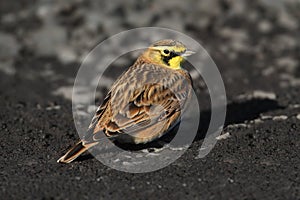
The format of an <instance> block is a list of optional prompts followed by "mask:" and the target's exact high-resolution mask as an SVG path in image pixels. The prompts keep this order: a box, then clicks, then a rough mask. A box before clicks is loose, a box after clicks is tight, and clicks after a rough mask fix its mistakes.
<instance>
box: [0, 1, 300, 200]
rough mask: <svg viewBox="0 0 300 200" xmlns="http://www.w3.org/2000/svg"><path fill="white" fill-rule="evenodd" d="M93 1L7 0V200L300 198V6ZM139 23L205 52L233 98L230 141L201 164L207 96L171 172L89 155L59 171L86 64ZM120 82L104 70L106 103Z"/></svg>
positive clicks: (3, 100)
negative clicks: (96, 50)
mask: <svg viewBox="0 0 300 200" xmlns="http://www.w3.org/2000/svg"><path fill="white" fill-rule="evenodd" d="M66 2H67V1H66ZM95 2H96V1H80V0H77V1H72V2H71V3H61V2H56V3H54V2H52V1H42V0H40V1H22V2H20V1H0V80H1V84H0V109H1V112H0V132H1V137H0V147H1V154H0V158H1V163H0V177H1V181H0V195H1V199H32V198H34V199H74V198H80V199H95V198H98V199H132V198H136V199H144V198H150V197H152V198H161V199H167V198H168V199H170V198H172V199H299V196H300V191H299V190H300V178H299V166H300V157H299V153H300V152H299V145H300V135H299V129H300V117H299V116H300V95H299V92H300V89H299V85H300V65H299V55H300V54H299V50H300V38H299V31H300V28H299V26H300V20H299V19H300V16H299V7H300V4H299V3H296V1H291V0H289V1H286V3H285V4H284V3H282V2H283V1H274V2H273V1H266V0H265V1H261V2H260V3H259V2H258V1H246V0H241V1H230V0H229V1H217V0H211V1H199V2H197V3H196V2H194V1H173V2H172V3H170V2H168V3H167V2H166V1H151V2H146V1H145V2H144V1H140V3H136V2H133V1H129V2H127V3H125V1H119V2H118V1H116V3H115V4H111V1H106V2H103V3H102V4H100V3H98V4H97V3H95ZM270 2H273V3H272V4H271V3H270ZM141 26H162V27H168V28H172V29H175V30H178V31H182V32H184V33H186V34H188V35H190V36H192V37H194V38H196V39H197V40H198V41H199V42H200V43H201V44H202V45H203V46H204V47H205V48H206V49H207V51H208V52H209V54H210V55H211V56H212V58H213V59H214V61H215V62H216V64H217V66H218V68H219V70H220V72H221V74H222V77H223V79H224V83H225V87H226V92H227V98H228V106H227V111H228V113H227V117H226V124H225V129H224V131H223V133H224V135H223V136H221V137H219V138H218V143H217V145H216V146H215V148H214V149H213V150H212V152H211V153H210V154H209V155H208V156H207V157H205V158H203V159H195V157H196V156H197V153H198V149H199V148H200V146H201V143H202V139H203V132H205V131H204V130H205V127H206V126H207V123H208V121H207V120H208V119H209V109H208V107H209V105H208V102H209V100H208V99H206V98H205V97H203V99H202V100H201V105H202V106H203V109H202V110H203V113H202V114H203V115H201V117H202V118H201V119H202V120H201V123H200V125H201V127H204V128H203V129H201V130H200V131H199V134H198V136H197V138H196V139H195V141H194V142H193V144H192V145H191V147H190V148H189V149H188V150H187V151H186V152H185V154H184V155H183V156H182V157H181V158H180V159H178V160H177V161H176V162H174V163H173V164H171V165H169V166H168V167H166V168H164V169H161V170H158V171H155V172H151V173H146V174H130V173H124V172H120V171H116V170H113V169H110V168H108V167H107V166H105V165H103V164H102V163H100V162H99V161H97V160H96V159H93V157H91V156H89V155H86V156H83V157H81V159H79V160H78V161H76V162H74V163H72V164H69V165H62V164H57V163H56V160H57V159H58V158H59V157H60V156H61V155H62V154H63V152H64V151H65V149H66V148H67V147H70V146H71V145H72V144H74V143H75V142H76V141H77V140H78V138H79V137H78V135H77V133H76V130H75V126H74V122H73V117H72V102H71V92H72V86H73V83H74V78H75V76H76V73H77V70H78V68H79V66H80V63H81V61H82V59H83V58H84V57H85V56H86V55H87V53H88V52H89V51H90V50H91V48H93V47H94V46H95V45H96V44H97V43H98V42H100V41H102V40H103V39H105V38H106V37H109V36H111V35H112V34H115V33H118V32H119V31H122V30H127V29H130V28H134V27H141ZM128 63H129V61H126V60H125V61H121V62H120V63H119V65H126V64H128ZM115 79H116V75H115V74H114V73H112V72H109V71H108V73H106V76H105V80H106V81H105V83H104V86H103V88H102V90H101V91H100V94H99V98H100V99H101V98H103V96H104V95H105V91H107V88H108V87H109V85H110V84H111V83H112V82H113V81H114V80H115ZM195 87H196V90H199V91H202V93H203V94H204V96H205V94H206V95H207V92H206V91H205V89H203V85H202V86H201V84H200V83H196V84H195Z"/></svg>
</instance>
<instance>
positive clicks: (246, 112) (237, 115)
mask: <svg viewBox="0 0 300 200" xmlns="http://www.w3.org/2000/svg"><path fill="white" fill-rule="evenodd" d="M284 108H285V107H283V106H281V105H279V104H278V102H277V101H275V100H271V99H250V100H247V101H242V102H232V103H230V104H228V105H227V112H226V119H225V124H224V128H226V127H227V126H228V125H232V124H238V123H243V122H245V121H250V120H254V119H257V118H258V117H259V116H260V114H262V113H265V112H268V111H273V110H279V109H284ZM210 118H211V110H204V111H202V112H201V114H200V121H199V128H198V132H197V135H196V137H195V139H194V141H198V140H202V139H204V138H205V136H206V134H207V130H208V127H209V124H210ZM179 126H180V124H178V125H177V126H175V127H174V128H173V129H172V130H171V131H169V132H168V133H167V134H165V135H164V136H162V137H161V138H159V139H157V140H155V141H153V142H149V143H147V144H135V145H132V144H130V143H120V142H118V141H117V140H115V141H112V142H114V144H115V145H116V146H118V147H119V148H121V149H124V150H126V151H139V150H142V149H148V151H149V152H151V149H153V148H162V147H163V146H164V145H165V144H168V143H170V142H171V141H172V139H173V138H174V137H175V135H176V133H177V131H178V128H179ZM99 153H100V152H99ZM91 158H93V156H92V155H91V154H86V155H83V156H81V157H79V158H78V159H77V161H83V160H88V159H91Z"/></svg>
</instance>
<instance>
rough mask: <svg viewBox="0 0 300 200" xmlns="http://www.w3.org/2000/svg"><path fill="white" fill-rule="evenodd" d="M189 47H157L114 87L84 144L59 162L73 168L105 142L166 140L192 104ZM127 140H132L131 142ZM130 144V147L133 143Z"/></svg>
mask: <svg viewBox="0 0 300 200" xmlns="http://www.w3.org/2000/svg"><path fill="white" fill-rule="evenodd" d="M186 52H187V51H186V47H185V46H184V45H183V44H182V43H180V42H177V41H174V40H162V41H158V42H156V43H154V44H153V45H151V46H150V47H149V48H148V50H146V51H145V52H144V53H143V54H142V55H141V56H140V57H139V58H138V59H137V61H136V62H135V63H134V64H133V65H132V66H131V67H130V68H129V69H128V70H127V71H126V72H125V73H123V74H122V75H121V76H120V77H119V78H118V79H117V80H116V82H115V83H114V84H113V86H112V87H111V89H110V91H109V92H108V94H107V96H106V98H105V99H104V101H103V103H102V105H101V106H100V107H99V108H98V110H97V111H96V113H95V116H94V117H93V119H92V122H91V124H90V126H89V129H88V131H87V133H86V135H85V136H84V138H83V139H82V140H81V141H80V142H79V143H77V144H76V145H75V147H73V148H72V149H71V150H69V151H68V152H67V153H66V154H65V155H64V156H63V157H61V158H60V159H59V160H58V162H64V163H69V162H71V161H73V160H74V159H76V158H77V157H78V156H79V155H80V154H81V153H83V152H84V151H85V150H87V149H88V148H90V147H92V146H94V145H96V144H97V143H98V142H97V141H99V140H101V138H102V137H103V136H104V135H103V132H104V133H105V135H106V136H107V137H114V138H116V139H118V140H124V141H127V140H128V139H130V142H132V143H134V144H139V143H147V142H150V141H153V140H154V139H157V138H159V137H161V136H162V135H163V134H165V133H166V132H167V131H168V130H169V129H170V127H172V125H174V124H175V123H176V122H178V121H179V120H180V115H181V112H182V111H183V109H184V108H185V105H186V103H187V102H188V100H189V98H190V95H191V90H192V86H191V85H192V82H191V78H190V75H189V74H188V72H187V71H185V70H184V69H182V68H181V67H180V63H181V62H182V61H183V56H184V55H183V54H184V53H186ZM125 136H126V137H125ZM127 142H129V141H127Z"/></svg>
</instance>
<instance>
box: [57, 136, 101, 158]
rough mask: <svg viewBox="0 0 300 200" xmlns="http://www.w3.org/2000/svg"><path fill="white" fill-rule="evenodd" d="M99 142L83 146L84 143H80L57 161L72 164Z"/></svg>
mask: <svg viewBox="0 0 300 200" xmlns="http://www.w3.org/2000/svg"><path fill="white" fill-rule="evenodd" d="M96 144H98V142H94V143H89V144H83V143H82V141H80V142H78V143H77V144H76V145H75V146H74V147H72V148H71V149H70V150H69V151H68V152H67V153H66V154H65V155H64V156H62V157H61V158H60V159H58V160H57V162H58V163H70V162H72V161H73V160H75V159H76V158H77V157H78V156H80V155H81V154H82V153H83V152H85V151H86V150H88V149H89V148H91V147H92V146H95V145H96Z"/></svg>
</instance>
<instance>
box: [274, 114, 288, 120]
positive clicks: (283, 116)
mask: <svg viewBox="0 0 300 200" xmlns="http://www.w3.org/2000/svg"><path fill="white" fill-rule="evenodd" d="M287 118H288V116H286V115H279V116H274V117H273V120H274V121H282V120H286V119H287Z"/></svg>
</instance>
